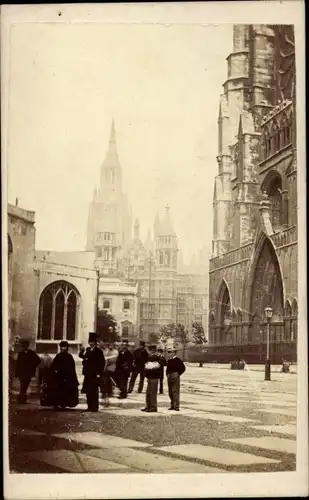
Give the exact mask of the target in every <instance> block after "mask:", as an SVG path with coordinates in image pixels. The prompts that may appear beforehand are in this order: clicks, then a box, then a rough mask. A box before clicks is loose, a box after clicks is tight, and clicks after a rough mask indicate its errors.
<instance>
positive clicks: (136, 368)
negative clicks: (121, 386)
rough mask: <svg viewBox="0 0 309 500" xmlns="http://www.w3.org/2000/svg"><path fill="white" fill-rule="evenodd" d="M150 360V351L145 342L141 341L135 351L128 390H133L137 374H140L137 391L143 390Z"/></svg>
mask: <svg viewBox="0 0 309 500" xmlns="http://www.w3.org/2000/svg"><path fill="white" fill-rule="evenodd" d="M147 361H148V352H147V349H146V347H145V342H144V341H143V340H141V341H140V345H139V347H137V348H136V349H135V350H134V351H133V371H132V375H131V379H130V383H129V390H128V392H132V391H133V389H134V384H135V381H136V378H137V376H138V375H139V384H138V389H137V392H143V387H144V380H145V364H146V363H147Z"/></svg>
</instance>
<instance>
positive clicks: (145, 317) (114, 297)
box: [86, 121, 208, 340]
mask: <svg viewBox="0 0 309 500" xmlns="http://www.w3.org/2000/svg"><path fill="white" fill-rule="evenodd" d="M132 226H133V234H132V231H131V229H132ZM86 249H87V250H91V251H93V252H94V253H95V267H96V268H97V269H98V270H99V272H100V289H99V295H100V298H99V308H100V309H106V310H108V311H109V312H111V314H112V315H113V316H114V317H115V319H116V321H117V324H118V331H119V334H120V335H125V336H127V333H128V332H129V336H130V339H132V338H133V336H135V338H136V339H137V338H140V337H141V338H144V339H146V340H147V339H148V336H149V334H151V333H157V332H158V331H159V328H160V327H161V326H164V325H168V324H172V323H176V322H177V321H178V319H179V318H180V319H182V320H184V322H185V323H184V325H185V327H186V328H188V329H190V328H191V326H192V319H193V320H195V319H194V318H195V317H196V318H197V319H196V320H195V321H198V320H200V321H201V323H202V324H203V326H204V328H205V330H206V329H207V318H208V315H207V313H206V308H207V306H206V304H207V299H206V297H207V287H208V278H207V263H208V257H205V252H204V253H203V252H200V253H199V255H198V256H197V257H196V259H195V261H194V262H193V264H192V265H191V266H184V265H183V264H181V265H179V263H178V251H179V248H178V239H177V235H176V233H175V230H174V227H173V224H172V220H171V217H170V209H169V207H168V206H167V207H165V212H164V215H163V216H161V217H160V216H159V214H157V216H156V218H155V221H154V228H153V235H152V234H151V231H150V229H149V230H148V235H147V239H146V241H145V242H143V241H142V240H141V237H140V224H139V221H138V219H136V220H135V222H134V225H133V220H132V214H131V209H130V206H129V202H128V199H127V197H126V196H125V195H124V193H123V189H122V169H121V165H120V161H119V157H118V152H117V145H116V134H115V125H114V121H113V123H112V128H111V136H110V141H109V146H108V153H107V155H106V158H105V160H104V162H103V165H102V167H101V181H100V187H99V189H98V190H96V189H95V191H94V197H93V200H92V202H91V203H90V207H89V218H88V230H87V246H86ZM198 269H203V270H205V269H206V270H205V271H204V272H205V274H204V276H203V275H198ZM192 271H193V272H192ZM179 273H180V274H179ZM179 287H180V289H181V290H184V289H186V290H187V288H188V296H189V297H190V299H188V300H186V302H185V304H186V310H185V314H182V313H183V311H181V313H180V316H179V318H178V289H179ZM186 293H187V292H186ZM195 298H197V300H196V301H195ZM200 298H201V299H202V304H203V305H202V307H200V303H199V299H200ZM128 300H129V301H130V309H124V308H123V304H124V303H126V304H128V302H127V301H128ZM104 301H105V302H106V303H105V305H106V307H104ZM108 304H110V306H111V307H107V305H108ZM195 304H196V305H197V308H196V307H195ZM180 319H179V322H180Z"/></svg>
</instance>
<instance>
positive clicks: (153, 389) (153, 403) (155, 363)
mask: <svg viewBox="0 0 309 500" xmlns="http://www.w3.org/2000/svg"><path fill="white" fill-rule="evenodd" d="M156 350H157V346H155V345H150V346H149V353H150V355H149V358H148V361H147V363H146V365H145V375H146V378H147V390H146V407H145V408H143V409H142V411H146V412H156V411H158V403H157V392H158V381H159V378H160V374H161V362H162V360H161V358H160V356H158V354H157V353H156Z"/></svg>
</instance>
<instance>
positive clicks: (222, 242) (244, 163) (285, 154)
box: [209, 25, 298, 362]
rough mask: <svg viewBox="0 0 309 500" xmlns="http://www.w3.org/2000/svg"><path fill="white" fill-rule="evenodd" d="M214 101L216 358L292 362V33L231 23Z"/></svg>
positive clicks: (212, 326)
mask: <svg viewBox="0 0 309 500" xmlns="http://www.w3.org/2000/svg"><path fill="white" fill-rule="evenodd" d="M233 38H234V39H233V52H232V53H231V54H230V55H229V56H228V58H227V65H228V75H227V80H226V82H225V83H224V85H223V90H224V91H223V94H222V95H221V96H220V103H219V117H218V139H219V140H218V156H217V163H218V174H217V176H216V178H215V183H214V197H213V213H214V224H213V241H212V257H211V260H210V266H209V342H210V345H209V349H210V351H211V353H212V355H213V356H215V358H216V359H218V360H220V359H221V360H227V361H229V360H230V359H232V358H233V357H242V358H244V359H245V360H246V361H247V362H262V361H264V359H265V353H266V319H265V312H264V311H265V308H266V307H267V306H270V307H271V308H272V310H273V316H272V320H271V324H270V356H271V360H272V361H273V362H281V360H282V358H285V359H290V360H296V346H297V316H298V301H297V154H296V115H295V114H296V89H295V79H296V71H295V44H294V28H293V26H274V25H235V26H234V28H233Z"/></svg>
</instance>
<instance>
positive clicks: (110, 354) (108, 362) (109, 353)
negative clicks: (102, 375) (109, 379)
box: [104, 349, 119, 372]
mask: <svg viewBox="0 0 309 500" xmlns="http://www.w3.org/2000/svg"><path fill="white" fill-rule="evenodd" d="M118 354H119V353H118V351H117V349H107V350H106V351H105V352H104V357H105V369H104V370H105V371H106V372H114V371H115V370H116V360H117V358H118Z"/></svg>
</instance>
